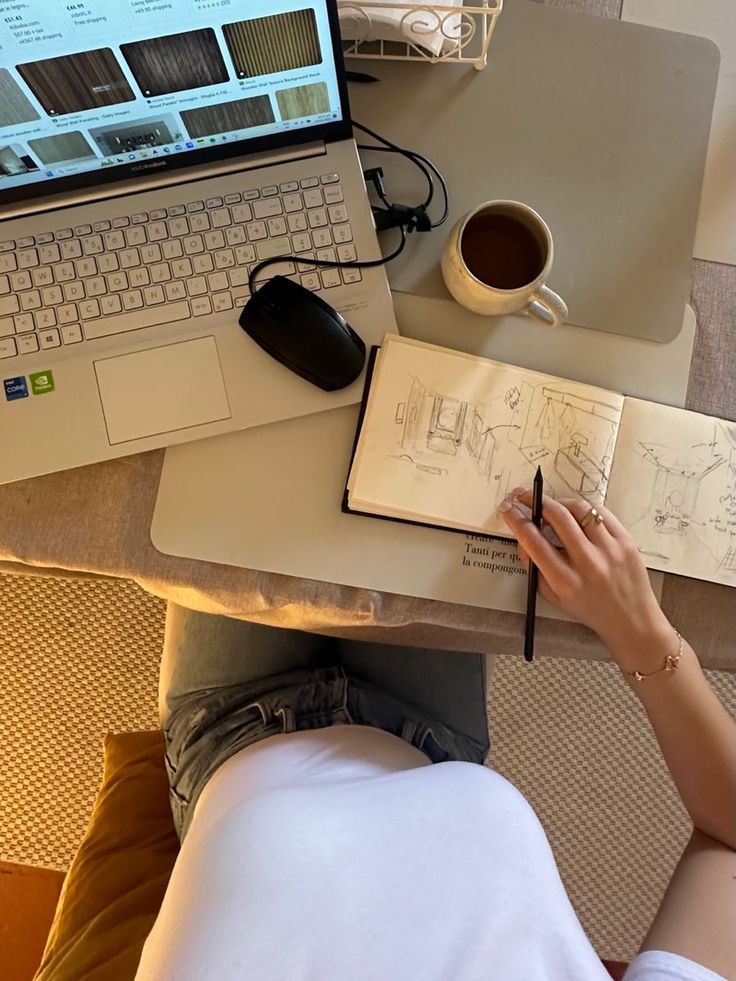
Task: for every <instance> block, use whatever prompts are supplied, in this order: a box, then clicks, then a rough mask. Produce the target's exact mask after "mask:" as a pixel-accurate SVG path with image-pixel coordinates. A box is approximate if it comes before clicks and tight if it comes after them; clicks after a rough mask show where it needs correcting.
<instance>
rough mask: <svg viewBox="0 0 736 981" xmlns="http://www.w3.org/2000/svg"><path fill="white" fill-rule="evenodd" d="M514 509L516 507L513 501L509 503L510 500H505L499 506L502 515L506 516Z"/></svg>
mask: <svg viewBox="0 0 736 981" xmlns="http://www.w3.org/2000/svg"><path fill="white" fill-rule="evenodd" d="M513 507H514V505H513V504H512V503H511V501H509V499H508V498H504V500H503V501H501V503H500V504H499V505H498V510H499V511H500V512H501V514H506V512H507V511H511V510H512V509H513Z"/></svg>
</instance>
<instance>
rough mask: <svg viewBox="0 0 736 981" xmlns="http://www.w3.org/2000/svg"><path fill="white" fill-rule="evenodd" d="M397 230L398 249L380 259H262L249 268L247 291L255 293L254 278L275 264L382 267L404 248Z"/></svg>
mask: <svg viewBox="0 0 736 981" xmlns="http://www.w3.org/2000/svg"><path fill="white" fill-rule="evenodd" d="M398 229H399V231H400V232H401V242H400V243H399V245H398V248H396V249H395V250H394V251H393V252H391V253H390V255H385V256H381V258H380V259H367V260H364V261H360V260H358V259H355V260H353V261H350V262H338V261H337V260H333V259H312V258H307V257H306V256H298V255H274V256H271V258H270V259H262V260H261V261H260V262H258V263H256V265H255V266H253V267H252V268H251V270H250V273H249V274H248V289H249V290H250V293H251V296H252V295H253V293H254V292H255V289H254V284H255V281H256V276H257V275H258V274H259V273H260V272H262V271H263V270H264V269H266V268H267V267H268V266H273V265H275V264H276V263H277V262H295V263H296V264H297V265H300V266H319V267H321V268H322V269H372V268H373V267H374V266H382V265H384V264H385V263H386V262H391V260H392V259H395V258H396V257H397V256H398V255H400V254H401V253H402V252H403V250H404V246H405V245H406V232H405V231H404V229H403V227H401V226H398Z"/></svg>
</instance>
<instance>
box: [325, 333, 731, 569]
mask: <svg viewBox="0 0 736 981" xmlns="http://www.w3.org/2000/svg"><path fill="white" fill-rule="evenodd" d="M538 465H539V466H541V467H542V472H543V475H544V482H545V492H546V493H548V494H550V495H551V496H552V497H555V498H564V497H572V496H575V495H579V496H581V497H583V498H585V499H586V500H587V501H589V502H590V504H591V505H596V504H601V505H605V506H606V507H608V508H609V509H610V510H611V511H613V512H614V513H615V514H616V515H617V516H618V518H619V519H620V520H621V522H622V523H623V524H624V525H625V526H626V527H627V528H628V529H629V531H630V533H631V535H632V536H633V538H634V540H635V542H636V544H637V546H638V548H639V551H640V552H641V554H642V557H643V559H644V561H645V563H646V565H647V566H648V567H649V568H650V569H661V570H664V571H666V572H673V573H677V574H679V575H684V576H691V577H693V578H696V579H706V580H710V581H712V582H719V583H725V584H727V585H730V586H736V423H735V422H730V421H728V420H724V419H716V418H714V417H712V416H705V415H700V414H699V413H696V412H688V411H687V410H685V409H677V408H672V407H671V406H666V405H660V404H657V403H654V402H646V401H643V400H641V399H632V398H627V397H625V396H624V395H621V394H619V393H617V392H612V391H608V390H606V389H603V388H596V387H594V386H591V385H585V384H582V383H580V382H575V381H570V380H568V379H564V378H558V377H556V376H552V375H545V374H543V373H540V372H537V371H527V370H526V369H524V368H518V367H514V366H512V365H507V364H501V363H499V362H496V361H490V360H487V359H485V358H479V357H474V356H473V355H468V354H463V353H462V352H459V351H452V350H449V349H446V348H441V347H436V346H434V345H431V344H424V343H422V342H420V341H414V340H411V339H409V338H404V337H399V336H398V335H396V334H388V335H386V337H385V339H384V343H383V345H382V346H381V348H380V349H377V350H375V349H374V352H373V356H372V368H371V371H370V374H369V378H368V381H367V384H366V394H365V397H364V402H363V407H362V412H361V417H360V422H359V427H358V434H357V437H356V444H355V451H354V454H353V461H352V466H351V469H350V474H349V477H348V483H347V490H346V494H345V501H344V509H345V510H346V511H350V512H357V513H361V514H368V515H373V516H378V517H386V518H394V519H399V520H404V521H411V522H416V523H420V524H427V525H431V526H434V527H441V528H447V529H451V530H456V531H464V532H474V533H477V534H482V535H489V536H491V537H499V538H508V537H509V529H508V526H507V525H506V524H505V522H504V521H503V520H502V519H501V517H500V515H499V514H498V505H499V504H500V503H501V501H502V500H503V499H504V498H505V497H507V496H508V495H509V494H511V492H512V491H513V490H514V488H516V487H519V486H531V482H532V478H533V476H534V472H535V471H536V468H537V466H538Z"/></svg>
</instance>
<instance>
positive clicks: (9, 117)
mask: <svg viewBox="0 0 736 981" xmlns="http://www.w3.org/2000/svg"><path fill="white" fill-rule="evenodd" d="M40 118H41V117H40V116H39V115H38V113H37V112H36V110H35V109H34V108H33V106H32V105H31V103H30V102H29V101H28V99H27V98H26V96H25V95H24V94H23V91H22V90H21V87H20V86H19V85H18V83H17V82H16V80H15V79H14V78H13V76H12V75H11V74H10V72H9V71H8V69H7V68H0V128H2V127H3V126H16V125H17V124H18V123H30V122H31V121H32V120H34V119H40Z"/></svg>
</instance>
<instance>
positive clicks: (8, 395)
mask: <svg viewBox="0 0 736 981" xmlns="http://www.w3.org/2000/svg"><path fill="white" fill-rule="evenodd" d="M3 385H4V386H5V399H6V401H7V402H15V400H16V399H27V398H28V383H27V382H26V376H25V375H21V376H20V377H19V378H5V379H3Z"/></svg>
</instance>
